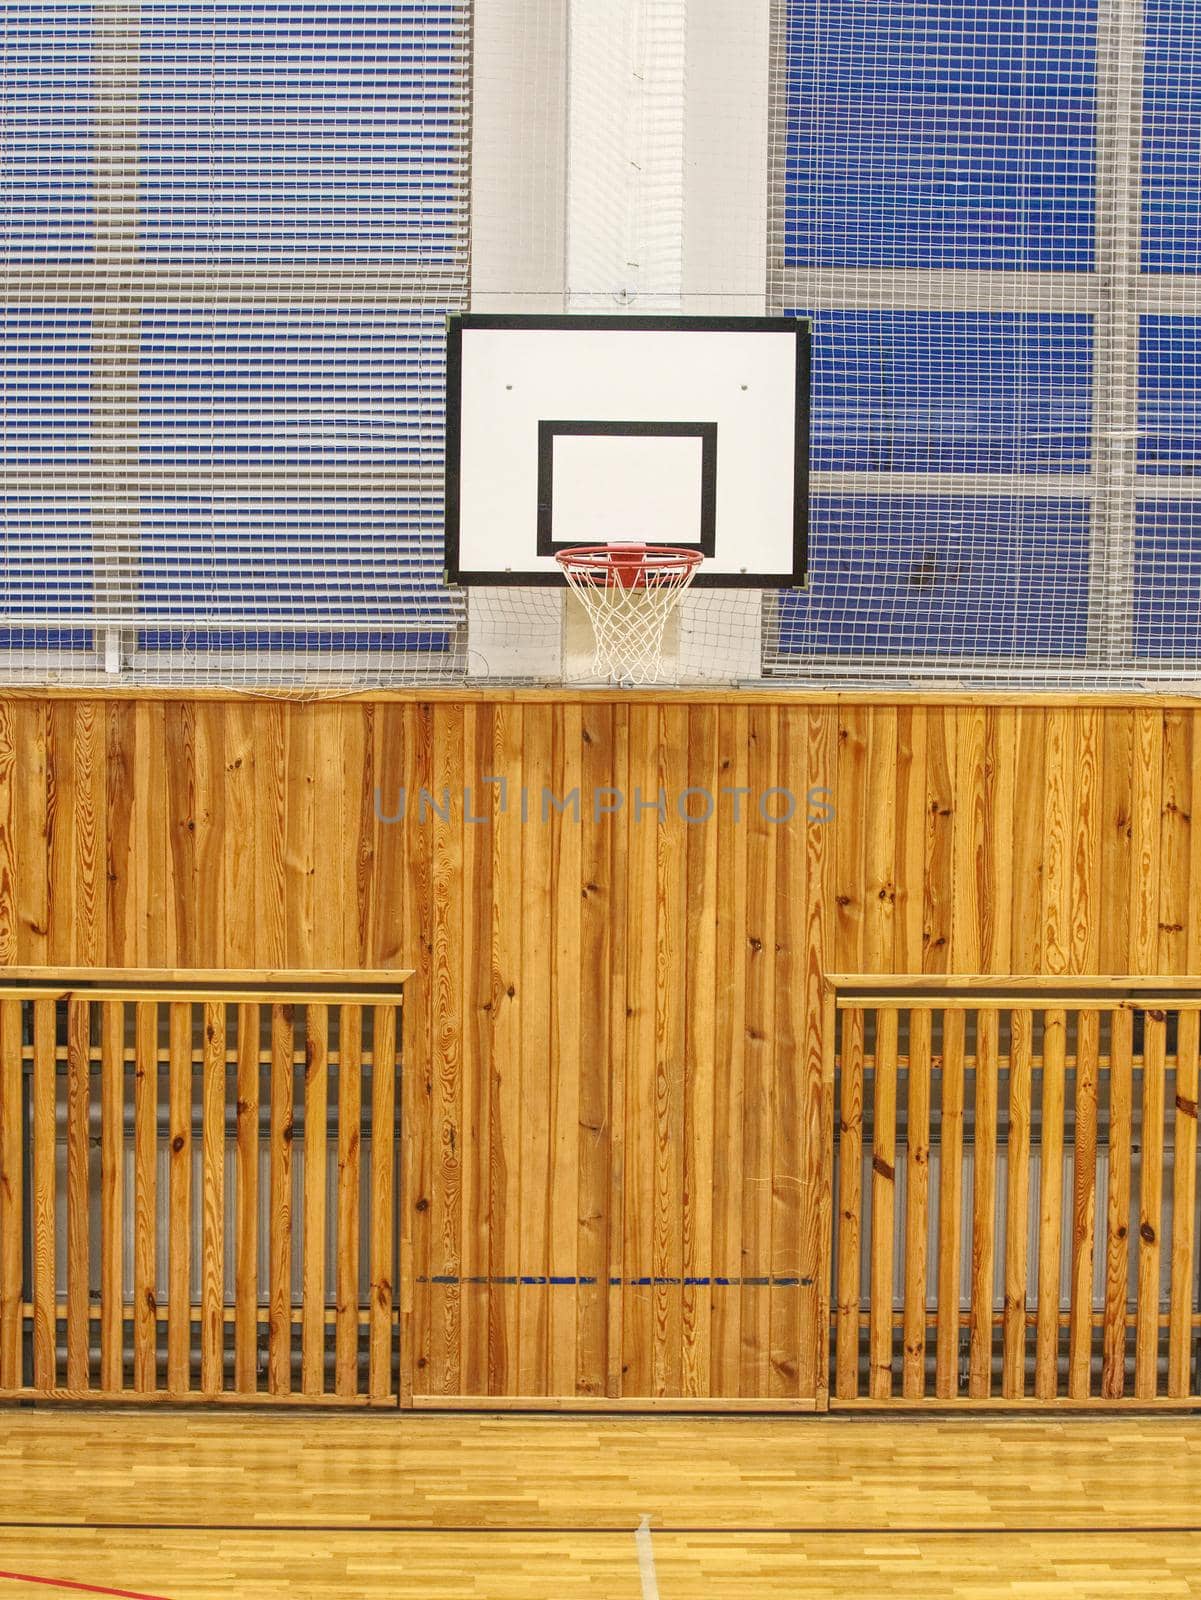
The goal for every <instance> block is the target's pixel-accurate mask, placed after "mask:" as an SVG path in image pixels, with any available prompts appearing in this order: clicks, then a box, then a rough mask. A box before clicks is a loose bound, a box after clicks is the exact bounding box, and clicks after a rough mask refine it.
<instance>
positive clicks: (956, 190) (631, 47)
mask: <svg viewBox="0 0 1201 1600" xmlns="http://www.w3.org/2000/svg"><path fill="white" fill-rule="evenodd" d="M473 9H474V16H473V14H472V13H473ZM473 25H474V46H473V42H472V38H471V37H470V34H471V30H472V26H473ZM0 106H2V109H3V115H2V119H0V241H2V243H0V252H2V259H0V270H2V271H3V275H4V288H3V291H2V293H0V319H2V320H3V342H2V351H3V366H4V406H3V411H2V413H0V443H2V447H3V448H2V463H0V471H2V472H3V474H4V491H3V500H4V506H3V517H2V527H3V560H2V564H0V674H2V675H3V678H4V680H6V681H56V680H58V681H61V680H70V679H73V678H83V679H88V678H92V677H99V676H101V675H103V674H106V673H107V674H110V675H111V677H112V678H116V679H118V680H119V679H121V678H126V679H129V680H130V681H134V682H138V681H144V682H165V683H171V682H185V681H215V682H229V683H231V684H238V683H244V684H250V685H252V686H262V687H264V688H265V689H268V690H269V689H270V688H272V687H273V686H276V685H285V684H287V685H292V684H297V683H300V684H306V685H308V684H311V685H316V686H318V687H320V686H323V685H326V684H328V685H331V686H333V687H338V686H341V685H344V684H363V685H367V684H372V683H389V682H420V681H425V680H434V681H437V680H446V681H455V680H458V679H460V678H462V677H463V676H464V675H470V676H473V677H483V678H489V677H491V678H535V679H537V678H554V677H556V676H557V675H561V674H562V673H563V671H564V670H565V659H566V656H567V655H569V654H570V651H569V649H568V647H567V644H566V643H565V634H564V625H563V607H562V601H561V596H560V595H558V594H557V593H552V592H549V591H528V590H518V589H499V588H498V589H491V590H485V591H478V592H475V591H473V592H472V593H471V594H470V595H464V594H462V593H459V592H456V591H454V590H449V589H447V588H446V586H445V585H444V583H443V581H442V525H443V524H442V519H443V404H444V350H445V334H444V325H445V317H446V315H447V313H448V312H449V311H453V310H456V309H462V308H464V307H466V306H467V304H468V292H469V283H468V264H469V258H470V263H471V283H470V296H471V304H472V306H473V307H474V308H475V309H478V310H493V311H500V310H514V311H523V310H528V311H537V312H546V311H562V310H569V311H570V310H579V311H589V312H595V311H597V310H605V309H612V310H613V311H615V312H620V313H623V314H626V315H629V314H630V313H631V312H635V313H636V312H638V311H647V312H663V311H671V310H676V309H678V310H680V311H682V312H684V313H686V314H698V313H703V312H712V313H714V314H720V315H730V314H738V313H740V312H745V313H746V314H761V313H762V312H763V310H764V309H766V310H768V311H770V312H773V313H783V314H797V315H803V316H807V317H809V318H811V319H812V322H813V327H814V357H815V362H814V400H813V444H812V456H811V463H812V484H811V490H812V509H811V518H810V540H809V564H810V584H809V588H808V590H807V591H806V592H800V591H787V590H786V591H778V590H777V591H766V592H764V593H753V594H747V593H743V592H734V591H722V590H718V589H697V590H694V591H693V592H692V593H691V594H690V595H689V596H688V597H687V599H686V601H685V603H684V604H683V605H682V607H681V611H680V640H679V650H678V655H677V662H676V674H677V676H678V677H679V678H680V680H681V681H730V680H734V681H745V680H748V679H750V680H753V679H756V678H759V677H768V678H772V679H775V680H777V681H796V682H819V683H828V682H852V683H854V682H881V681H883V682H893V683H898V684H901V683H915V684H923V683H940V684H941V683H954V682H964V683H995V684H1016V685H1029V686H1031V687H1034V686H1040V685H1046V686H1057V685H1062V686H1069V687H1083V688H1088V687H1097V688H1101V687H1118V688H1120V687H1138V686H1142V685H1147V686H1156V685H1160V684H1164V685H1170V684H1180V683H1190V684H1191V683H1196V682H1197V681H1198V678H1199V676H1201V673H1199V671H1198V661H1199V659H1201V509H1198V508H1201V492H1199V488H1201V473H1199V471H1198V463H1199V462H1201V441H1199V439H1198V423H1199V405H1201V398H1199V387H1201V386H1199V380H1198V376H1197V373H1198V364H1197V357H1198V353H1199V343H1201V341H1199V338H1198V329H1199V326H1201V324H1199V322H1198V318H1199V317H1201V13H1199V12H1198V9H1197V7H1196V5H1195V4H1194V0H1104V3H1099V0H1057V3H1056V4H1054V5H1049V4H1035V3H1034V0H1025V3H1016V0H1013V3H1011V0H984V3H981V0H838V3H835V0H770V4H769V0H738V3H735V0H730V3H729V4H726V5H715V4H712V3H707V4H705V5H700V4H697V3H693V4H690V3H689V0H562V4H556V5H548V4H546V3H545V0H489V3H488V4H487V5H482V4H481V5H477V6H475V7H474V8H473V7H472V6H471V5H470V4H469V3H468V0H428V3H418V0H401V3H395V4H358V3H354V0H351V3H349V4H345V5H340V6H333V5H328V4H296V5H282V4H279V5H275V4H241V3H236V0H233V3H225V0H222V3H217V0H213V3H199V4H153V3H147V4H142V5H137V4H90V5H85V4H14V5H0ZM473 123H474V132H473ZM469 173H470V179H471V182H470V193H469V183H468V176H469ZM469 224H470V226H469ZM469 233H470V241H469ZM469 242H470V248H469Z"/></svg>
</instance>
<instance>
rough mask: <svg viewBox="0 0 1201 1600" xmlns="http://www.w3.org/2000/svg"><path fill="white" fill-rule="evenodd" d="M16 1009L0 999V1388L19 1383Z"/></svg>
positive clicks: (20, 1189)
mask: <svg viewBox="0 0 1201 1600" xmlns="http://www.w3.org/2000/svg"><path fill="white" fill-rule="evenodd" d="M21 1055H22V1051H21V1007H20V1002H19V1001H15V1000H0V1383H3V1384H5V1385H6V1386H10V1387H11V1386H12V1385H14V1384H19V1383H20V1382H21V1377H22V1361H21V1287H22V1285H21V1268H22V1261H21V1243H22V1239H23V1237H24V1233H25V1217H24V1204H23V1201H24V1188H25V1185H24V1171H23V1166H24V1164H23V1161H22V1153H23V1151H22V1145H23V1135H22V1127H21V1121H22V1106H21V1099H22V1072H21Z"/></svg>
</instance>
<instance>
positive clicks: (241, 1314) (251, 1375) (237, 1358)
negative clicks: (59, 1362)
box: [230, 903, 262, 1394]
mask: <svg viewBox="0 0 1201 1600" xmlns="http://www.w3.org/2000/svg"><path fill="white" fill-rule="evenodd" d="M230 911H231V913H233V911H234V906H233V904H232V903H231V905H230ZM261 1027H262V1024H261V1019H260V1015H259V1008H258V1006H257V1005H249V1004H243V1005H239V1007H238V1106H237V1154H236V1161H237V1242H236V1246H235V1255H236V1260H235V1263H234V1387H235V1389H236V1390H237V1392H238V1393H239V1394H254V1393H255V1391H256V1390H257V1389H258V1368H259V1355H258V1338H259V1330H258V1306H259V1039H260V1033H261Z"/></svg>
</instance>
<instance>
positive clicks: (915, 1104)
mask: <svg viewBox="0 0 1201 1600" xmlns="http://www.w3.org/2000/svg"><path fill="white" fill-rule="evenodd" d="M931 1032H932V1017H931V1013H930V1012H929V1011H927V1010H924V1009H922V1010H918V1009H916V1008H915V1009H912V1010H911V1011H910V1012H909V1103H908V1107H907V1113H908V1127H907V1155H906V1159H907V1163H908V1165H907V1170H906V1185H905V1312H904V1326H903V1330H902V1332H903V1339H904V1347H905V1353H904V1363H903V1383H902V1387H903V1390H904V1394H905V1397H906V1399H909V1400H916V1399H919V1398H920V1397H921V1396H922V1395H923V1394H924V1393H925V1392H926V1321H927V1318H926V1288H927V1278H928V1270H929V1268H928V1261H929V1250H930V1241H929V1228H930V1089H931V1071H932V1059H931Z"/></svg>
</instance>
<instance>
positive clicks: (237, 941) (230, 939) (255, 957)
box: [222, 700, 260, 1388]
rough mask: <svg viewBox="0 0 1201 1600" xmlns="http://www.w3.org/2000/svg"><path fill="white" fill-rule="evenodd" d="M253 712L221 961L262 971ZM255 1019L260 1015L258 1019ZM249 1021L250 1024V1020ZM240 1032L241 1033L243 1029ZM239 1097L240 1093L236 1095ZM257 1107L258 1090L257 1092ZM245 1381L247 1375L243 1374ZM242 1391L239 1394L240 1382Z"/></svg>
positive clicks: (230, 840)
mask: <svg viewBox="0 0 1201 1600" xmlns="http://www.w3.org/2000/svg"><path fill="white" fill-rule="evenodd" d="M254 714H255V708H254V706H253V704H251V703H248V702H246V701H242V700H231V701H230V702H229V704H228V705H227V706H226V707H225V726H224V736H225V790H224V799H225V850H224V855H223V861H222V866H223V893H224V902H225V943H224V952H223V957H224V960H226V961H227V962H228V963H229V964H230V966H233V967H255V966H258V965H260V958H259V953H258V945H257V941H256V920H255V907H254V883H255V876H256V870H255V855H256V853H257V848H258V832H257V830H258V813H257V806H256V804H255V781H254V763H255V744H254V735H255V723H254ZM255 1017H256V1018H257V1012H256V1013H255ZM248 1020H251V1019H250V1018H249V1016H248ZM239 1031H240V1029H239ZM238 1094H239V1098H240V1097H241V1089H240V1088H239V1091H238ZM254 1098H255V1104H256V1105H257V1104H258V1090H257V1087H256V1089H255V1096H254ZM243 1375H245V1373H244V1369H243ZM238 1386H239V1388H241V1386H242V1379H241V1378H239V1380H238Z"/></svg>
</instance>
